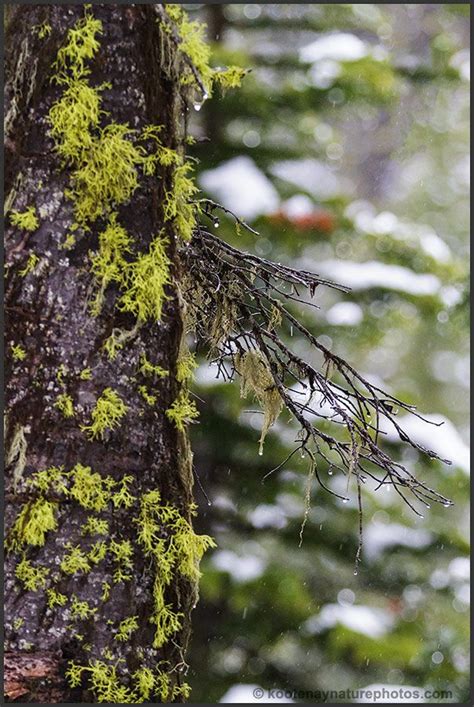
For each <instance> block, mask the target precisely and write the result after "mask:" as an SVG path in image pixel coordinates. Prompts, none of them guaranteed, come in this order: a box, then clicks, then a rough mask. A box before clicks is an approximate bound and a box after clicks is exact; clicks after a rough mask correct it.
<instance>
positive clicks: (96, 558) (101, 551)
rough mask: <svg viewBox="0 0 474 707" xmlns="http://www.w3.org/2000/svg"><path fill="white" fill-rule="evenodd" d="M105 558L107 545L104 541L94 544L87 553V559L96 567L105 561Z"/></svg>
mask: <svg viewBox="0 0 474 707" xmlns="http://www.w3.org/2000/svg"><path fill="white" fill-rule="evenodd" d="M106 556H107V543H106V542H105V541H104V540H99V541H98V542H96V543H94V544H93V545H92V547H91V549H90V550H89V552H88V553H87V559H88V560H89V562H92V564H93V565H98V564H99V562H102V560H105V558H106Z"/></svg>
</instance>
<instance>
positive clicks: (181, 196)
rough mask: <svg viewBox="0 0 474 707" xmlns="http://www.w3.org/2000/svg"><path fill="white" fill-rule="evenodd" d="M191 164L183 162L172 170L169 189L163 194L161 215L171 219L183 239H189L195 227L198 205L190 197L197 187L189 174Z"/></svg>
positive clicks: (193, 194) (168, 219)
mask: <svg viewBox="0 0 474 707" xmlns="http://www.w3.org/2000/svg"><path fill="white" fill-rule="evenodd" d="M191 171H192V166H191V164H190V163H189V162H184V163H183V164H181V165H180V166H178V167H176V168H175V170H174V172H173V183H172V187H171V189H170V190H169V191H168V192H167V193H166V194H165V202H164V205H163V215H164V219H165V221H171V222H172V223H173V225H174V227H175V228H176V233H177V235H178V236H179V237H180V238H182V239H183V240H184V241H189V240H191V237H192V235H193V232H194V228H195V227H196V212H197V210H198V205H197V204H195V203H192V201H191V200H192V198H193V196H195V194H197V193H198V191H199V189H198V187H197V186H196V183H195V182H194V180H193V179H192V177H191V176H190V172H191Z"/></svg>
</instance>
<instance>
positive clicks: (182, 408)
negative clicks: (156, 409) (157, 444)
mask: <svg viewBox="0 0 474 707" xmlns="http://www.w3.org/2000/svg"><path fill="white" fill-rule="evenodd" d="M166 417H167V418H168V419H169V420H171V421H172V422H173V423H174V424H175V426H176V427H177V429H178V430H179V431H180V432H184V431H185V429H186V427H185V425H186V424H187V423H188V422H192V420H195V419H196V418H198V417H199V411H198V409H197V407H196V403H195V402H194V400H190V398H189V393H188V391H187V390H181V391H180V393H179V395H178V397H177V398H176V400H174V402H173V403H172V404H171V406H170V407H169V408H168V410H167V411H166Z"/></svg>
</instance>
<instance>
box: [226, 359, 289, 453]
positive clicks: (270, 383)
mask: <svg viewBox="0 0 474 707" xmlns="http://www.w3.org/2000/svg"><path fill="white" fill-rule="evenodd" d="M236 368H237V371H238V373H239V375H240V377H241V396H242V397H243V398H245V397H247V395H248V394H249V393H253V395H254V396H255V397H256V398H257V400H258V402H259V403H260V405H261V406H262V409H263V423H262V432H261V435H260V440H259V444H260V448H259V454H263V445H264V442H265V437H266V435H267V432H268V430H269V429H270V427H271V426H272V425H273V424H274V422H275V421H276V420H277V418H278V416H279V415H280V412H281V410H282V407H283V402H282V399H281V396H280V394H279V392H278V389H277V387H276V386H275V381H274V379H273V376H272V374H271V371H270V370H269V368H268V363H267V362H266V360H265V357H264V356H263V355H262V353H261V352H260V351H257V350H254V351H246V352H245V353H244V354H242V355H241V356H239V357H238V358H237V361H236Z"/></svg>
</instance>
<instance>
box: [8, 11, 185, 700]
mask: <svg viewBox="0 0 474 707" xmlns="http://www.w3.org/2000/svg"><path fill="white" fill-rule="evenodd" d="M93 13H94V16H95V17H96V18H98V19H100V20H101V21H102V23H103V34H102V35H101V36H100V43H101V48H100V50H99V52H98V54H97V56H96V57H95V59H94V60H93V61H92V62H91V63H90V68H91V74H90V77H89V78H90V82H91V84H93V85H98V84H100V83H101V82H104V81H107V82H110V83H111V85H112V88H111V89H110V90H106V91H105V92H104V94H103V108H104V110H105V111H108V112H109V115H108V118H107V120H110V121H117V122H120V123H129V124H130V127H132V128H141V127H143V126H144V125H147V124H154V125H163V126H164V127H163V130H162V132H161V137H162V141H163V144H165V145H167V146H170V147H172V148H173V149H180V145H182V142H183V134H182V133H183V128H182V123H183V116H184V113H185V108H184V106H183V103H182V99H181V97H180V86H179V81H178V80H175V81H173V80H171V79H170V76H169V73H167V71H166V70H165V68H164V57H163V56H162V55H161V53H160V51H161V50H160V42H159V41H158V40H159V27H158V25H157V23H156V17H155V15H154V12H153V6H152V5H129V6H127V5H118V4H117V5H115V4H109V5H94V6H93ZM83 14H84V6H83V5H77V6H71V5H67V4H64V5H62V4H56V5H22V6H10V8H9V11H8V13H7V17H6V41H7V44H6V87H5V88H6V202H7V204H6V206H7V209H10V210H11V209H15V210H17V211H20V212H23V211H24V210H25V209H26V208H28V207H30V206H34V207H35V208H36V212H37V214H38V218H39V227H38V229H37V230H36V231H34V232H28V231H24V230H21V229H19V228H17V227H14V226H13V225H11V223H7V228H6V234H5V236H6V265H7V277H6V285H5V290H6V303H5V305H6V314H7V325H6V331H7V335H6V359H7V365H6V413H7V418H6V453H7V461H8V464H7V468H6V532H7V536H8V532H9V530H10V529H11V527H12V524H13V523H14V522H15V519H16V518H17V517H18V513H19V512H20V511H21V508H22V504H25V503H26V502H28V501H30V500H31V499H33V500H34V498H35V491H34V489H33V490H32V489H31V488H29V487H28V485H27V483H26V481H27V480H28V478H29V477H30V476H31V474H33V473H34V472H37V471H39V470H43V469H47V468H49V467H52V466H54V467H63V468H64V470H66V471H69V470H71V469H72V468H73V467H74V466H75V465H76V464H78V463H79V464H81V465H83V466H85V467H91V469H92V471H94V472H98V473H99V474H100V475H101V476H103V477H105V476H106V475H107V476H111V477H113V478H114V479H117V480H119V479H121V478H122V477H123V476H124V475H130V476H132V477H133V482H132V489H133V492H134V493H138V494H144V493H146V492H147V491H149V490H152V489H159V491H160V493H161V498H162V502H163V503H166V504H170V505H172V506H174V507H176V508H178V509H179V511H180V513H181V515H182V516H184V517H185V518H186V519H188V520H189V518H190V510H191V503H192V477H191V473H190V464H189V460H188V459H187V456H189V454H188V452H187V449H188V446H187V439H186V436H185V435H184V434H183V433H180V432H178V430H177V429H176V427H175V426H174V425H173V424H172V423H171V422H170V421H169V420H168V418H167V417H166V415H165V411H166V410H167V409H168V408H169V407H170V405H171V403H172V402H173V400H175V398H176V396H177V394H178V392H179V383H178V382H177V381H176V376H175V373H176V361H177V357H178V350H179V346H180V341H181V337H182V327H183V325H182V311H181V309H180V304H179V298H178V296H177V295H176V292H175V291H174V289H173V287H171V288H170V291H169V299H168V300H167V301H166V305H165V308H164V313H163V317H162V320H161V321H160V322H154V323H146V324H144V325H142V326H141V327H140V328H139V330H138V331H137V333H136V334H135V335H134V336H133V337H131V338H130V339H129V340H128V341H127V342H126V343H125V344H124V346H123V348H122V349H121V350H119V351H118V354H117V357H116V358H115V359H114V360H110V359H109V358H108V357H107V355H106V353H105V352H104V350H103V348H102V347H103V344H104V342H105V340H106V339H107V338H108V337H109V336H110V334H111V332H112V330H113V329H114V327H117V328H120V329H121V330H128V331H132V330H133V328H134V325H135V320H134V317H133V316H132V315H130V314H127V313H120V312H119V311H117V308H116V307H115V306H114V302H115V299H116V295H117V293H116V292H114V288H113V287H110V288H109V289H108V292H107V293H106V297H105V302H104V306H103V309H102V312H101V314H100V315H99V316H98V317H92V316H91V315H90V313H89V307H88V302H89V301H90V298H91V290H92V289H93V287H94V283H93V276H92V275H91V272H90V259H89V251H91V250H92V251H93V250H94V249H97V244H98V233H99V232H100V230H101V227H102V229H103V227H104V222H103V221H101V220H100V219H99V220H98V222H97V223H96V224H94V225H93V227H92V229H91V231H90V232H84V233H82V234H81V235H79V236H78V237H77V240H76V244H75V245H74V246H72V247H71V248H69V249H65V248H64V244H65V241H66V237H67V234H68V231H69V228H70V226H71V223H72V222H73V221H74V216H73V209H72V204H71V201H70V200H69V199H68V197H67V195H66V194H65V192H66V191H67V188H68V185H69V179H70V173H69V170H68V169H67V168H64V167H63V166H61V164H60V161H59V159H58V157H57V155H56V154H55V151H54V144H53V141H52V139H51V137H50V136H49V135H48V129H49V124H48V111H49V109H50V107H51V105H52V103H53V102H54V101H55V100H57V98H58V95H59V91H60V88H59V87H58V86H57V85H56V84H55V83H54V82H51V76H52V73H53V69H52V63H53V62H54V60H55V57H56V54H57V51H58V48H59V47H60V46H61V45H62V44H63V43H64V41H65V39H66V35H67V31H68V29H70V28H71V27H72V26H73V25H74V23H75V22H76V21H77V20H78V19H79V18H80V17H82V16H83ZM43 23H47V25H49V26H50V28H51V31H50V32H49V33H46V34H45V35H44V36H41V35H43V34H44V33H42V32H40V31H39V30H38V28H39V27H41V26H43ZM167 61H168V62H169V57H167ZM170 170H171V167H160V174H159V179H157V178H156V176H155V177H143V178H141V184H140V187H139V189H138V190H137V191H136V192H135V193H134V195H133V197H132V199H131V202H130V203H129V204H126V205H122V206H120V208H119V216H120V223H121V224H122V225H123V226H124V227H125V228H126V229H127V231H128V233H129V234H130V235H131V236H132V237H133V239H134V242H135V244H136V247H137V250H138V251H142V252H143V251H146V249H147V247H148V245H149V244H150V242H151V240H152V239H153V238H154V237H155V236H156V235H157V234H158V233H159V232H160V230H161V229H164V230H165V232H167V235H168V238H169V249H168V255H169V257H170V258H171V261H172V263H173V268H174V271H173V278H174V279H176V280H177V281H178V280H179V276H180V272H179V262H178V258H177V255H176V246H175V241H174V235H173V233H172V232H171V229H169V227H168V225H166V224H165V225H164V224H163V213H162V203H163V195H164V190H165V189H166V188H169V185H170V183H171V172H170ZM79 233H80V232H79ZM32 253H34V254H35V255H36V256H37V257H38V258H39V262H38V263H37V264H36V266H35V267H34V269H33V270H32V271H30V272H28V273H26V274H25V273H24V272H23V274H22V271H24V269H25V265H26V263H27V261H28V258H29V256H30V255H31V254H32ZM12 347H21V349H22V350H24V352H25V353H26V356H25V357H24V358H22V359H21V357H20V358H18V356H17V355H16V356H15V355H14V351H15V350H16V351H18V349H15V348H13V349H12ZM143 352H146V354H147V357H148V359H149V360H150V361H152V362H153V364H157V365H159V366H161V367H162V368H163V369H166V370H167V371H169V376H168V377H163V378H159V379H158V380H156V382H155V383H156V384H155V390H154V393H156V395H157V397H158V401H159V402H158V404H157V405H147V404H146V403H145V402H144V400H143V397H142V395H141V394H140V392H139V390H138V388H139V386H140V384H143V383H146V382H147V381H146V380H145V379H144V378H143V376H142V375H141V373H140V372H139V359H140V355H141V354H142V353H143ZM87 369H90V371H91V377H90V378H88V377H87V375H84V376H82V377H81V372H83V371H84V370H87ZM106 388H112V389H113V390H115V391H116V392H117V393H118V394H119V395H120V397H121V398H122V400H123V401H125V403H126V405H127V413H126V416H125V417H124V418H123V420H122V423H121V424H120V426H119V427H117V429H115V430H113V431H110V432H108V433H107V435H106V438H105V440H104V441H101V440H92V441H91V440H90V439H88V437H87V436H86V434H84V432H83V431H81V429H80V427H81V425H84V424H88V423H89V421H90V413H91V410H92V409H93V407H94V404H95V402H96V400H97V399H98V397H99V396H100V395H101V393H102V392H103V391H104V389H106ZM63 393H66V394H67V395H69V396H71V398H72V400H73V402H74V409H75V414H74V416H73V417H65V416H64V415H63V414H62V413H61V411H60V410H59V409H58V408H57V407H55V402H56V401H57V398H58V396H60V395H61V394H63ZM36 493H37V492H36ZM53 500H54V499H53ZM57 501H58V510H57V519H58V528H57V530H56V531H54V532H50V533H48V534H47V536H46V542H45V544H44V546H42V547H41V546H38V547H28V559H29V560H30V561H31V562H32V563H33V564H35V563H38V564H39V565H42V566H44V567H47V568H48V576H47V584H46V588H47V587H50V586H54V588H55V589H56V590H57V591H58V592H61V593H62V594H64V595H66V596H67V597H68V600H70V599H71V597H72V596H73V595H75V597H76V598H77V600H79V601H85V602H88V604H89V606H90V607H91V608H92V609H96V610H97V611H96V612H95V613H94V615H93V617H92V618H89V619H88V620H76V621H74V620H73V619H72V618H71V612H70V608H69V606H70V603H68V604H67V605H66V606H64V607H61V606H56V607H54V608H50V607H48V603H47V594H46V591H45V590H43V589H41V590H37V591H27V590H26V589H25V587H24V585H22V583H21V582H20V581H19V580H18V578H17V577H16V576H15V572H16V570H17V566H18V563H19V561H20V560H21V552H7V555H6V583H5V624H6V676H5V677H6V685H5V688H6V699H7V701H10V702H12V701H15V700H17V701H21V702H39V703H53V702H93V701H94V700H93V696H92V695H91V693H90V692H89V691H88V690H87V688H86V687H84V686H82V687H81V686H79V687H77V688H75V689H73V690H72V689H70V688H69V685H68V681H67V680H66V679H65V677H64V675H65V670H66V667H67V663H68V661H69V660H70V659H74V660H76V661H79V662H81V661H82V663H85V664H87V662H88V661H89V660H101V659H103V656H104V651H107V650H108V648H109V647H110V645H111V641H110V636H111V627H112V626H116V624H117V622H118V621H120V619H121V618H123V617H124V616H138V622H139V627H138V629H137V630H136V631H135V632H134V633H133V634H132V635H131V636H130V639H129V640H128V641H126V642H120V641H117V640H115V641H112V647H113V654H114V660H116V661H118V663H117V664H118V665H122V666H126V669H125V672H126V671H127V670H128V671H129V673H130V674H132V673H133V672H134V671H135V670H136V669H137V667H138V665H139V664H142V665H149V666H152V667H153V665H156V664H157V663H158V662H159V661H161V660H165V661H167V666H168V667H169V668H170V670H169V675H170V676H171V680H172V683H173V682H174V683H175V684H179V683H180V681H181V679H182V678H181V672H180V671H181V667H180V666H182V664H183V660H184V658H183V655H184V651H185V649H186V644H187V641H188V635H189V630H190V613H191V609H192V606H193V605H194V603H195V601H196V592H195V587H194V585H193V583H192V582H191V581H188V580H187V579H185V578H183V577H182V576H180V577H179V578H175V579H174V580H173V582H172V583H171V584H170V586H169V587H168V589H167V591H166V600H167V602H169V604H170V605H171V606H172V607H173V610H175V611H176V612H180V613H182V628H181V630H179V631H178V632H177V633H176V635H175V636H174V638H173V640H172V641H169V642H168V643H167V644H166V645H165V646H164V647H162V648H159V649H153V648H151V645H152V642H153V634H154V627H153V625H151V624H150V623H149V617H150V616H151V615H152V613H153V581H154V576H153V567H152V563H151V562H150V561H149V560H147V559H146V558H144V557H143V556H141V555H140V554H139V553H134V558H133V563H134V565H133V574H132V577H131V580H130V581H128V582H119V583H114V582H113V579H112V576H113V569H114V564H113V558H111V557H109V558H108V559H105V560H104V561H102V562H100V563H98V564H97V565H95V566H94V567H93V568H92V569H91V571H90V572H88V573H83V574H76V575H70V574H65V573H61V572H60V571H59V565H60V563H61V559H62V557H63V555H64V550H65V547H66V545H67V544H68V543H70V544H71V545H72V546H78V547H79V548H84V549H89V548H90V542H89V540H88V539H87V538H85V536H84V533H83V531H81V526H82V525H83V524H84V523H85V522H86V521H87V518H88V515H87V513H86V511H85V509H84V508H83V507H81V505H80V504H77V503H73V502H71V501H70V500H67V499H66V500H62V499H57ZM134 512H136V511H134V510H133V508H132V509H127V508H124V507H122V508H120V509H114V507H113V505H112V504H109V506H108V507H107V509H106V510H104V511H103V513H102V514H101V517H102V518H103V519H105V520H107V521H108V523H109V527H110V535H109V538H107V540H109V539H114V538H120V541H123V540H126V539H129V540H130V541H131V543H132V544H134V543H135V542H136V525H135V523H134V520H135V518H134V517H133V513H134ZM96 539H97V538H96ZM140 558H141V559H140ZM104 583H109V584H110V586H111V589H110V598H109V599H108V600H107V601H106V602H103V603H101V600H100V595H101V593H102V587H103V586H104ZM173 668H175V670H173ZM179 699H180V698H177V700H179Z"/></svg>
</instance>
